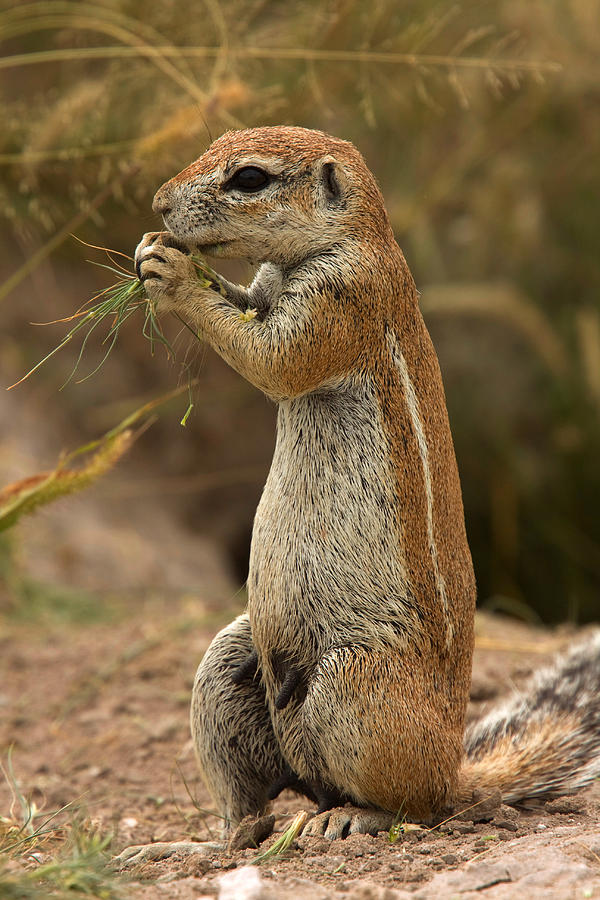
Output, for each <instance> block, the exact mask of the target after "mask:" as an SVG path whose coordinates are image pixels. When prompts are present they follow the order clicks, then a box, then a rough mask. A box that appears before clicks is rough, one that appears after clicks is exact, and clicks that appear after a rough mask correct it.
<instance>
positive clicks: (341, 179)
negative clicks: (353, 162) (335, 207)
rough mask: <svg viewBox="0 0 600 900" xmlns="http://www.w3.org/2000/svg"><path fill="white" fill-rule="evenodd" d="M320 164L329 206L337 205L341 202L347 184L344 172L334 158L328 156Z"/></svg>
mask: <svg viewBox="0 0 600 900" xmlns="http://www.w3.org/2000/svg"><path fill="white" fill-rule="evenodd" d="M319 163H320V166H321V180H322V184H323V191H324V193H325V200H326V202H327V203H328V204H329V203H335V202H337V201H339V200H341V198H342V196H343V194H344V188H345V182H346V178H345V175H344V172H343V170H342V168H341V166H340V165H339V163H338V162H337V160H335V159H334V158H333V156H326V157H324V158H323V159H321V160H320V161H319Z"/></svg>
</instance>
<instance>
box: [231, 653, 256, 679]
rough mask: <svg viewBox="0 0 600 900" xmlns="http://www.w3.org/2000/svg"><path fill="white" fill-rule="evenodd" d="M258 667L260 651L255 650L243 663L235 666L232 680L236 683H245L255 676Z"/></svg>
mask: <svg viewBox="0 0 600 900" xmlns="http://www.w3.org/2000/svg"><path fill="white" fill-rule="evenodd" d="M257 669H258V653H257V652H256V650H253V651H252V653H250V655H249V656H247V657H246V659H245V660H244V662H243V663H240V665H239V666H236V667H235V669H234V670H233V672H232V673H231V680H232V681H233V683H234V684H243V682H244V681H249V680H250V679H252V678H254V676H255V675H256V670H257Z"/></svg>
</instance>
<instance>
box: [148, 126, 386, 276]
mask: <svg viewBox="0 0 600 900" xmlns="http://www.w3.org/2000/svg"><path fill="white" fill-rule="evenodd" d="M153 209H154V211H155V212H157V213H160V214H162V217H163V220H164V223H165V227H166V228H167V229H168V230H169V231H171V232H172V233H173V234H174V235H175V237H177V238H178V239H179V240H181V241H183V242H184V243H186V244H188V245H189V246H191V247H194V248H198V249H199V250H200V251H201V252H204V253H208V254H209V255H211V256H220V257H235V258H240V259H247V260H249V261H250V262H254V263H260V262H274V263H277V264H279V265H282V266H284V267H289V266H290V265H298V264H299V263H301V262H303V261H304V260H305V259H308V258H309V257H311V256H315V255H317V254H320V253H324V252H327V251H328V250H330V249H331V248H333V247H335V246H336V245H338V244H341V243H348V242H349V241H354V242H358V243H363V242H365V241H370V242H373V240H375V239H376V238H379V239H381V238H385V239H386V240H387V239H389V235H391V229H390V225H389V222H388V218H387V214H386V212H385V208H384V204H383V198H382V196H381V193H380V191H379V188H378V187H377V184H376V182H375V179H374V177H373V175H372V174H371V172H370V171H369V169H368V168H367V166H366V164H365V161H364V160H363V158H362V156H361V155H360V153H359V152H358V150H357V149H356V148H355V147H354V146H353V145H352V144H350V143H349V142H347V141H342V140H340V139H338V138H334V137H331V136H330V135H327V134H324V133H323V132H321V131H311V130H309V129H306V128H294V127H285V126H279V127H266V128H250V129H247V130H244V131H229V132H227V133H225V134H224V135H222V136H221V137H220V138H218V139H217V140H216V141H215V142H214V143H213V144H211V146H210V147H209V148H208V150H207V151H206V152H205V153H204V154H203V155H202V156H201V157H200V158H199V159H197V160H196V162H194V163H192V164H191V165H190V166H188V167H187V168H186V169H184V170H183V171H182V172H180V173H179V175H176V176H175V177H174V178H172V179H171V180H170V181H167V182H166V184H164V185H163V186H162V187H161V188H160V189H159V190H158V191H157V193H156V195H155V197H154V204H153Z"/></svg>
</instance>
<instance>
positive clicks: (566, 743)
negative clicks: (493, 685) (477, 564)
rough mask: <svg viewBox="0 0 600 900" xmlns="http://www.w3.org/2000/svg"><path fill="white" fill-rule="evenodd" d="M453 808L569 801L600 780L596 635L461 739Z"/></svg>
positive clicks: (599, 652) (599, 641)
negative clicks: (482, 799) (484, 799)
mask: <svg viewBox="0 0 600 900" xmlns="http://www.w3.org/2000/svg"><path fill="white" fill-rule="evenodd" d="M465 754H466V756H465V760H464V762H463V766H462V769H461V773H460V778H459V797H458V804H459V805H461V806H468V805H469V803H471V802H472V798H473V797H474V796H477V795H480V794H483V795H488V794H493V793H495V792H496V791H498V790H500V792H501V793H502V800H503V802H504V803H517V802H519V801H522V800H527V799H528V798H534V797H541V796H543V797H545V798H550V797H556V796H558V795H560V794H568V793H571V792H572V791H575V790H577V789H578V788H580V787H583V786H584V785H586V784H589V783H590V782H591V781H593V780H594V779H595V778H598V777H600V632H597V633H596V634H594V635H593V637H591V638H589V639H588V640H586V641H584V642H583V643H580V644H577V645H576V646H575V647H573V648H572V649H571V650H570V651H568V652H567V653H565V654H564V655H562V656H560V657H558V658H557V659H556V660H555V661H554V663H553V664H551V665H550V666H548V667H547V668H544V669H541V670H540V671H539V672H537V673H536V674H535V675H534V676H533V677H532V678H531V679H530V681H529V682H528V683H527V684H526V685H525V687H524V689H523V690H522V691H521V692H520V693H519V694H517V695H516V696H514V697H513V698H511V699H510V700H508V701H507V702H506V703H504V704H503V705H502V706H499V707H498V708H497V709H495V710H492V711H491V712H490V713H489V714H488V715H486V716H485V717H484V718H483V719H481V720H480V721H479V722H475V723H474V724H473V725H472V726H471V727H470V728H469V729H468V730H467V733H466V735H465Z"/></svg>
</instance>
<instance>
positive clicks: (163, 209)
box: [152, 188, 173, 216]
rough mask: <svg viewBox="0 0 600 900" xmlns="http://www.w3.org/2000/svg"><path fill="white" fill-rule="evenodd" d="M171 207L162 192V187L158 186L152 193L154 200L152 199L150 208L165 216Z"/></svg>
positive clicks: (164, 193)
mask: <svg viewBox="0 0 600 900" xmlns="http://www.w3.org/2000/svg"><path fill="white" fill-rule="evenodd" d="M172 208H173V207H172V206H171V205H170V200H169V198H168V197H167V196H166V192H164V191H163V189H162V188H159V189H158V190H157V192H156V194H155V195H154V200H153V201H152V209H153V210H154V212H155V213H158V214H159V215H161V216H166V215H168V214H169V213H170V212H171V210H172Z"/></svg>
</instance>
